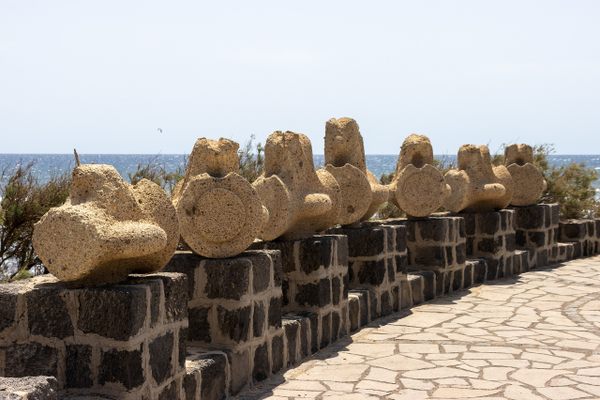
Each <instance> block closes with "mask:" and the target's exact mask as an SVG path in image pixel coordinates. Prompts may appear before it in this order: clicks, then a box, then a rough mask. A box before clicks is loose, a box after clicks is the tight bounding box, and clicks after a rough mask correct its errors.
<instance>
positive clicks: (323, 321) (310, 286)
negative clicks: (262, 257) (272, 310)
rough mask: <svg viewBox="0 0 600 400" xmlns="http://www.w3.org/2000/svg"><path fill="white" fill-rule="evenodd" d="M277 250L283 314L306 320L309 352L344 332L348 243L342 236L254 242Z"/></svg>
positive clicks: (346, 331)
mask: <svg viewBox="0 0 600 400" xmlns="http://www.w3.org/2000/svg"><path fill="white" fill-rule="evenodd" d="M254 247H255V248H265V249H270V250H279V251H280V252H281V263H282V271H283V275H282V287H283V307H282V309H283V312H285V313H288V314H291V315H298V316H303V317H306V318H308V319H309V320H310V327H311V349H312V351H313V352H314V351H317V350H318V349H320V348H323V347H325V346H327V345H328V344H329V343H331V342H333V341H335V340H337V339H338V338H340V337H343V336H345V335H346V334H347V333H348V284H347V282H348V240H347V238H346V237H345V236H342V235H316V236H313V237H311V238H308V239H301V240H292V241H273V242H260V243H256V244H255V246H254Z"/></svg>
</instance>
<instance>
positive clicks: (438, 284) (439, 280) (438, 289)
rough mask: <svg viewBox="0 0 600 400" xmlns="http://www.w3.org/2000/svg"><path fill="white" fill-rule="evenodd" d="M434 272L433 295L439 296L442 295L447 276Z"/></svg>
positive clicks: (440, 272) (442, 272) (443, 273)
mask: <svg viewBox="0 0 600 400" xmlns="http://www.w3.org/2000/svg"><path fill="white" fill-rule="evenodd" d="M434 272H435V286H434V287H435V295H436V296H441V295H443V294H444V293H447V292H444V290H445V289H444V288H445V287H446V280H447V274H446V273H445V272H444V271H440V270H438V271H434Z"/></svg>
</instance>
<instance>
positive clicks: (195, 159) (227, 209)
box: [173, 138, 268, 258]
mask: <svg viewBox="0 0 600 400" xmlns="http://www.w3.org/2000/svg"><path fill="white" fill-rule="evenodd" d="M238 148H239V145H238V144H237V143H235V142H233V141H231V140H228V139H219V140H218V141H214V140H209V139H205V138H201V139H198V140H197V141H196V144H195V145H194V149H193V150H192V153H191V155H190V158H189V161H188V166H187V169H186V173H185V177H184V179H183V182H182V183H181V184H180V185H179V186H178V187H177V188H176V189H175V191H174V194H173V203H174V204H175V207H176V209H177V216H178V218H179V225H180V229H181V237H182V238H183V240H184V241H185V243H186V244H187V245H188V246H189V247H190V248H191V249H192V250H193V251H194V252H196V253H198V254H200V255H202V256H205V257H212V258H224V257H232V256H235V255H238V254H239V253H241V252H243V251H244V250H246V249H247V248H248V246H250V245H251V244H252V242H253V241H254V239H255V238H256V237H257V236H258V234H259V232H260V231H261V229H262V227H263V225H264V223H265V222H266V221H267V219H268V211H267V209H266V208H264V207H263V206H262V203H261V200H260V198H259V196H258V194H257V193H256V191H255V190H254V188H253V187H252V185H251V184H250V183H249V182H248V181H247V180H246V179H244V178H243V177H242V176H241V175H239V174H238V171H239V158H238V154H237V150H238Z"/></svg>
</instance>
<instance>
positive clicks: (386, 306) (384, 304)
mask: <svg viewBox="0 0 600 400" xmlns="http://www.w3.org/2000/svg"><path fill="white" fill-rule="evenodd" d="M379 302H380V303H379V304H380V307H381V313H380V315H379V316H381V317H383V316H386V315H390V314H391V313H392V312H393V311H394V310H393V307H392V299H391V298H390V293H389V292H383V293H381V297H380V298H379ZM336 315H337V314H336Z"/></svg>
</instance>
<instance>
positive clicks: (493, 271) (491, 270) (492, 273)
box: [486, 258, 501, 280]
mask: <svg viewBox="0 0 600 400" xmlns="http://www.w3.org/2000/svg"><path fill="white" fill-rule="evenodd" d="M486 263H487V276H486V280H494V279H498V271H499V270H501V265H500V260H498V259H495V258H488V259H486Z"/></svg>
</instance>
